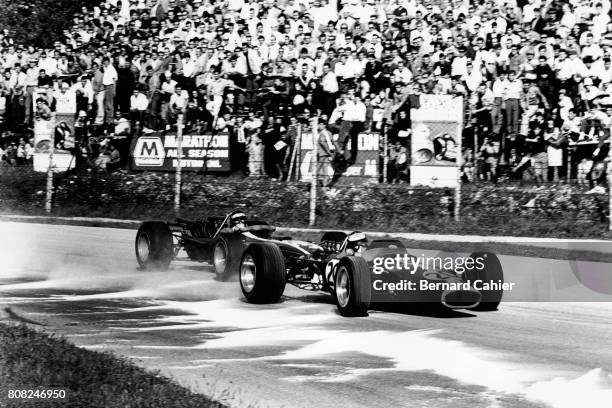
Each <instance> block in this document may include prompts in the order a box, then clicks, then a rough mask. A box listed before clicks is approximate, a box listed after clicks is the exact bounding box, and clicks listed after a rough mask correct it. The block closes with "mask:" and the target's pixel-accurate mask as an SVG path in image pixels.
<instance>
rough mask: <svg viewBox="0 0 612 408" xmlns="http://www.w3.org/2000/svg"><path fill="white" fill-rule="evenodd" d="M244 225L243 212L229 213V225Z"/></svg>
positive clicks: (244, 216) (244, 217)
mask: <svg viewBox="0 0 612 408" xmlns="http://www.w3.org/2000/svg"><path fill="white" fill-rule="evenodd" d="M245 225H246V215H245V214H244V213H243V212H235V213H234V214H232V215H230V227H232V228H233V227H236V226H238V227H244V226H245Z"/></svg>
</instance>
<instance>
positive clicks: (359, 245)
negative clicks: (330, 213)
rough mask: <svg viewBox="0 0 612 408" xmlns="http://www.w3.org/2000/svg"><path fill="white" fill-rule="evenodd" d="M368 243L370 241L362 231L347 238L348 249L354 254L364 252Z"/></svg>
mask: <svg viewBox="0 0 612 408" xmlns="http://www.w3.org/2000/svg"><path fill="white" fill-rule="evenodd" d="M367 243H368V239H367V238H366V236H365V234H364V233H363V232H361V231H355V232H351V233H350V234H349V236H348V237H347V243H346V249H347V251H348V250H351V251H353V252H354V253H359V252H362V250H364V249H365V247H366V245H367Z"/></svg>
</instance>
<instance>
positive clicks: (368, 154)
mask: <svg viewBox="0 0 612 408" xmlns="http://www.w3.org/2000/svg"><path fill="white" fill-rule="evenodd" d="M380 138H381V136H380V133H378V132H363V133H360V134H359V135H358V136H357V142H358V144H359V146H358V151H357V160H356V161H355V164H353V165H351V166H349V167H348V168H347V169H346V171H344V172H343V173H342V177H341V178H340V180H339V182H340V183H343V182H348V183H359V184H361V183H367V182H371V183H377V182H378V159H379V152H380V148H379V141H380ZM300 147H301V150H300V153H301V161H300V167H299V168H300V179H301V180H302V181H310V180H311V178H312V169H313V163H314V161H315V159H314V157H313V134H312V132H310V131H308V130H305V131H304V132H302V142H301V146H300ZM350 149H351V143H350V141H349V143H348V146H347V149H346V150H347V151H350ZM318 172H319V177H320V178H321V179H325V178H331V177H332V176H333V174H334V169H333V167H332V165H331V162H329V163H320V166H319V170H318Z"/></svg>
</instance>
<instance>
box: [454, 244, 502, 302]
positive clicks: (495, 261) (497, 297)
mask: <svg viewBox="0 0 612 408" xmlns="http://www.w3.org/2000/svg"><path fill="white" fill-rule="evenodd" d="M470 258H472V259H477V258H483V260H484V268H483V269H481V270H478V269H470V270H467V271H465V273H463V275H462V278H463V280H464V281H471V282H474V281H475V280H482V281H483V282H495V283H498V282H501V283H503V282H504V271H503V268H502V265H501V262H500V261H499V258H498V257H497V255H495V254H493V253H491V252H474V253H473V254H471V255H470ZM479 292H480V296H481V300H480V303H479V304H478V306H476V307H474V308H472V309H471V310H476V311H481V312H491V311H494V310H497V308H498V307H499V304H500V302H501V300H502V297H503V295H504V291H503V290H502V289H499V290H480V291H479Z"/></svg>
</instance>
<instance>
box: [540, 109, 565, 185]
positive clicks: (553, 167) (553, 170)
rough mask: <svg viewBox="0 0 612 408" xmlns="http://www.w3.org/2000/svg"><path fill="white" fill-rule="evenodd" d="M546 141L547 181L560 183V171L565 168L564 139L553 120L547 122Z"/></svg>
mask: <svg viewBox="0 0 612 408" xmlns="http://www.w3.org/2000/svg"><path fill="white" fill-rule="evenodd" d="M544 141H545V142H546V154H547V160H548V176H547V179H548V180H549V181H550V180H552V181H553V182H555V183H556V182H558V181H559V169H560V168H561V166H563V150H562V147H563V144H564V142H565V141H564V139H563V136H562V134H561V131H560V130H559V128H558V127H556V126H555V123H554V121H553V120H552V119H548V120H547V121H546V130H545V131H544Z"/></svg>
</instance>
